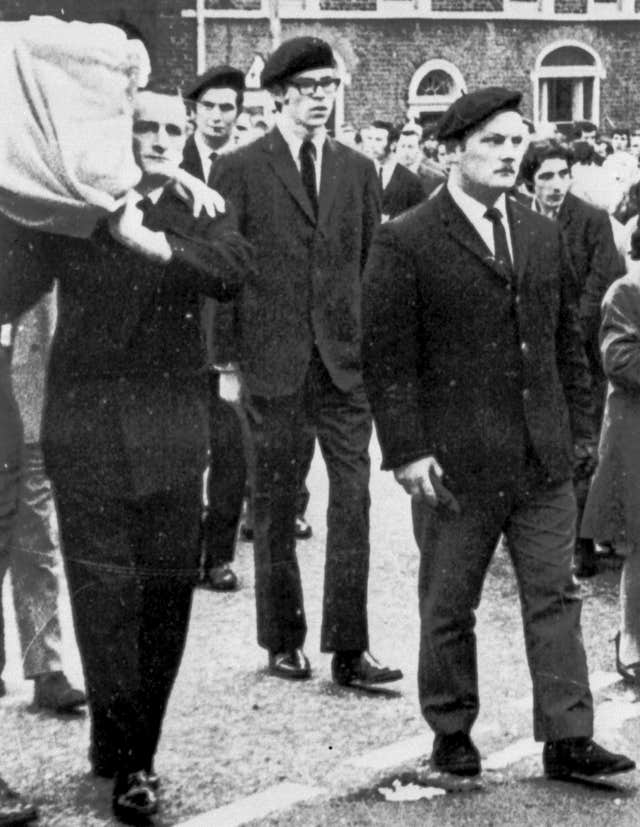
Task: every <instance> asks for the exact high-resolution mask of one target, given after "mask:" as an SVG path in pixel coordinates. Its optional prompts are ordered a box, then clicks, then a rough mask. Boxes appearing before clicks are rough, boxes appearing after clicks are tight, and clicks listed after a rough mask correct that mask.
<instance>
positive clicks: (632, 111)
mask: <svg viewBox="0 0 640 827" xmlns="http://www.w3.org/2000/svg"><path fill="white" fill-rule="evenodd" d="M25 6H28V7H29V11H30V12H31V13H45V12H49V13H55V14H60V12H61V11H62V13H63V14H64V16H66V17H68V18H73V17H78V18H81V19H89V20H91V19H105V18H110V19H114V18H116V17H117V18H120V19H125V20H128V21H129V22H132V23H134V25H137V26H138V27H139V28H140V29H141V31H143V33H144V34H145V37H146V39H147V40H148V42H149V45H150V51H151V57H152V63H153V65H154V67H155V69H156V73H157V74H159V75H161V77H162V78H163V80H164V81H166V83H167V85H168V86H170V87H173V86H180V85H181V84H182V83H184V82H185V81H186V80H187V79H188V78H189V77H191V76H192V75H193V74H194V73H195V72H196V71H198V70H202V69H204V68H205V67H206V66H208V65H211V64H213V63H227V62H228V63H233V64H234V65H237V66H239V67H240V68H242V69H243V70H245V72H246V73H247V81H248V85H249V87H251V88H253V89H254V91H252V92H250V94H249V95H248V102H249V103H250V105H253V106H256V107H259V106H264V107H265V108H267V109H268V108H269V104H268V97H267V96H266V95H264V93H260V92H259V91H258V88H257V87H258V86H259V75H260V69H261V67H262V65H263V62H264V59H265V58H266V57H267V55H268V54H269V52H270V51H271V50H272V48H273V43H274V38H275V40H277V38H278V37H281V38H282V39H285V38H287V37H291V36H293V35H299V34H314V35H318V36H321V37H323V38H325V39H326V40H328V41H329V42H330V43H331V45H332V46H333V49H334V52H335V54H336V56H337V60H338V63H339V68H340V71H341V73H342V77H343V85H342V87H341V89H340V92H339V95H338V100H337V107H336V126H337V127H338V128H339V125H340V123H342V122H344V121H351V122H353V123H355V124H356V125H360V124H363V123H366V122H367V121H370V120H371V119H373V118H384V119H391V120H396V119H399V118H402V117H404V116H405V115H406V114H409V115H412V116H415V117H420V118H421V119H422V120H423V121H425V122H430V121H435V120H437V118H438V116H439V114H440V113H441V112H443V111H444V109H446V108H447V106H448V105H449V103H450V102H451V101H452V100H454V99H455V98H456V97H458V95H459V94H460V93H461V92H463V91H467V90H469V91H471V90H473V89H475V88H477V87H478V86H483V85H487V84H497V85H506V86H511V87H514V88H518V89H521V90H522V91H523V93H524V100H523V110H524V113H525V115H527V116H528V117H530V118H531V120H533V121H534V122H535V123H536V124H539V123H559V124H566V123H568V122H570V121H574V120H590V121H594V122H595V123H597V124H599V125H600V126H603V127H605V128H609V129H610V128H611V126H612V125H621V124H632V125H633V124H636V125H638V124H640V96H639V95H637V94H636V90H635V84H636V82H637V80H636V79H637V78H639V77H640V71H639V70H640V47H639V46H638V43H640V0H153V1H152V0H129V1H128V2H127V1H126V0H120V2H115V0H74V2H68V3H66V4H63V6H62V7H61V3H60V0H59V2H58V3H57V4H54V3H52V2H51V0H33V1H32V2H27V0H23V1H22V2H20V0H4V3H3V11H0V17H3V16H4V17H5V18H7V17H8V16H9V15H11V14H13V15H14V16H16V15H18V14H20V13H21V12H24V10H25ZM276 7H277V8H278V12H279V14H278V19H277V20H276V21H275V22H274V14H273V12H274V8H276Z"/></svg>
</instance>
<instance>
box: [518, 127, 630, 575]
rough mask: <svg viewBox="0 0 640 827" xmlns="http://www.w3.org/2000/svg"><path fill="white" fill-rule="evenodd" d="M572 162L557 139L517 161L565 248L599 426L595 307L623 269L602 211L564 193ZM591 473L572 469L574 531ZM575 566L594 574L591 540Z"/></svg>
mask: <svg viewBox="0 0 640 827" xmlns="http://www.w3.org/2000/svg"><path fill="white" fill-rule="evenodd" d="M572 160H573V157H572V153H571V150H570V149H569V148H568V147H567V146H565V145H563V144H561V143H560V142H559V141H556V140H554V139H549V140H539V141H532V142H531V143H530V144H529V146H528V148H527V151H526V153H525V156H524V158H523V161H522V166H521V174H522V178H523V180H524V182H525V184H526V186H527V189H528V190H529V192H531V194H532V196H533V201H532V207H533V209H534V210H535V211H536V212H539V213H541V214H542V215H546V216H547V218H551V219H553V220H557V221H558V223H559V225H560V227H561V229H562V235H563V237H564V240H565V242H566V245H567V249H568V252H569V258H570V261H571V265H572V267H573V271H574V274H575V276H576V278H577V285H576V288H577V292H578V307H579V315H580V322H581V325H582V336H583V343H584V348H585V353H586V356H587V362H588V364H589V371H590V373H591V381H592V390H593V404H594V409H595V421H596V423H597V425H598V427H599V425H600V421H601V419H602V411H603V407H604V398H605V391H606V380H605V377H604V373H603V371H602V365H601V362H600V348H599V345H598V331H599V329H600V304H601V302H602V299H603V298H604V294H605V293H606V291H607V288H608V287H609V285H610V284H611V283H612V282H613V281H614V280H615V279H616V278H618V277H620V276H622V275H623V274H624V266H623V262H622V261H621V259H620V256H619V255H618V251H617V249H616V245H615V241H614V239H613V230H612V228H611V221H610V219H609V216H608V215H607V213H606V212H605V211H604V210H600V209H597V208H596V207H593V206H592V205H591V204H587V203H586V202H585V201H583V200H582V199H581V198H578V197H576V196H575V195H573V194H572V193H571V192H570V191H569V187H570V185H571V164H572ZM592 471H593V468H592V467H590V464H589V463H588V462H587V463H586V464H584V463H583V464H580V465H579V466H578V467H577V468H576V475H575V480H574V481H575V487H576V500H577V504H578V528H579V527H580V522H581V519H582V512H583V509H584V505H585V502H586V498H587V493H588V491H589V480H590V478H591V472H592ZM575 565H576V574H578V575H579V576H590V575H593V574H595V573H596V572H597V570H598V558H597V555H596V554H595V551H594V548H593V542H592V541H591V540H587V539H584V538H578V539H576V552H575Z"/></svg>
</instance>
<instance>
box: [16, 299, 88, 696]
mask: <svg viewBox="0 0 640 827" xmlns="http://www.w3.org/2000/svg"><path fill="white" fill-rule="evenodd" d="M55 319H56V296H55V291H52V292H49V293H46V294H45V295H44V296H43V297H42V298H41V299H40V301H39V302H38V303H37V304H36V306H35V307H32V308H31V309H30V310H29V311H27V313H25V314H24V315H23V316H22V318H20V319H19V321H18V322H16V324H15V325H13V326H12V327H11V326H7V327H6V328H5V330H6V331H7V334H6V335H8V336H9V337H10V338H11V350H12V356H11V379H12V383H13V391H14V395H15V397H16V401H17V404H18V409H19V412H20V417H21V420H22V426H23V432H24V440H23V446H22V462H21V473H20V491H19V497H18V513H17V516H16V520H15V524H14V529H13V533H12V536H11V540H10V542H9V545H8V548H7V553H6V554H4V555H2V556H0V674H1V672H2V669H4V665H5V648H4V627H3V612H2V599H1V591H2V588H1V587H2V581H3V579H4V575H5V574H6V572H7V571H8V570H10V571H11V585H12V588H13V603H14V609H15V615H16V621H17V626H18V633H19V637H20V648H21V650H22V670H23V674H24V677H25V679H26V680H31V681H33V683H34V698H33V702H34V707H35V708H36V709H50V710H53V711H54V712H74V711H76V710H77V709H78V708H79V707H81V706H83V705H84V704H85V703H86V698H85V694H84V692H82V691H81V690H79V689H76V688H75V687H73V686H71V684H70V683H69V680H68V679H67V677H66V675H65V674H64V672H63V671H62V635H61V630H60V620H59V617H58V596H59V571H60V540H59V531H58V515H57V512H56V506H55V502H54V499H53V491H52V489H51V482H50V480H49V478H48V477H47V475H46V473H45V470H44V458H43V456H42V448H41V445H40V426H41V420H42V408H43V404H44V388H45V376H46V369H47V361H48V357H49V348H50V345H51V339H52V336H53V331H54V328H55ZM2 694H4V684H3V681H2V680H1V679H0V695H2Z"/></svg>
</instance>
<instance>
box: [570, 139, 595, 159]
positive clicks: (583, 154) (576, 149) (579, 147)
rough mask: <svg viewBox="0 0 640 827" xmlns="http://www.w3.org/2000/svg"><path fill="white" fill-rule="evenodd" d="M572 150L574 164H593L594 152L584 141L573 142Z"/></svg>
mask: <svg viewBox="0 0 640 827" xmlns="http://www.w3.org/2000/svg"><path fill="white" fill-rule="evenodd" d="M572 150H573V161H574V163H575V164H592V163H593V162H594V159H595V155H596V151H595V149H594V148H593V147H592V146H591V144H589V143H587V142H586V141H575V142H574V144H573V147H572Z"/></svg>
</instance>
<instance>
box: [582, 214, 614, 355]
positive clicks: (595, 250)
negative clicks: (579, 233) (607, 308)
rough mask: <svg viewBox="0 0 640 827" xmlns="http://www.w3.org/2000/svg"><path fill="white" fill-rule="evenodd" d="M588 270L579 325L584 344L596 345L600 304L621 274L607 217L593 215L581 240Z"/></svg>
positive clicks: (605, 215)
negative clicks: (583, 244) (580, 323)
mask: <svg viewBox="0 0 640 827" xmlns="http://www.w3.org/2000/svg"><path fill="white" fill-rule="evenodd" d="M584 243H585V244H586V245H587V257H588V262H589V269H588V273H587V276H586V280H585V283H584V288H583V291H582V295H581V297H580V321H581V322H582V327H583V330H584V340H585V341H586V342H588V341H594V342H595V341H597V337H598V328H599V326H600V304H601V302H602V298H603V296H604V294H605V293H606V291H607V288H608V287H609V285H610V284H611V283H612V282H613V281H614V280H615V279H617V278H619V277H620V276H621V275H623V273H624V268H623V267H622V263H621V261H620V256H619V255H618V251H617V249H616V244H615V241H614V238H613V230H612V228H611V221H610V220H609V216H608V215H607V214H606V213H605V212H604V211H600V210H599V211H597V212H595V211H594V212H593V214H592V215H591V216H590V218H589V221H588V224H587V229H586V233H585V237H584Z"/></svg>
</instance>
